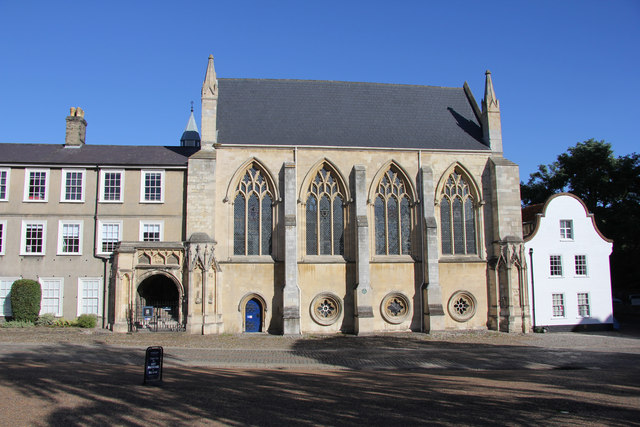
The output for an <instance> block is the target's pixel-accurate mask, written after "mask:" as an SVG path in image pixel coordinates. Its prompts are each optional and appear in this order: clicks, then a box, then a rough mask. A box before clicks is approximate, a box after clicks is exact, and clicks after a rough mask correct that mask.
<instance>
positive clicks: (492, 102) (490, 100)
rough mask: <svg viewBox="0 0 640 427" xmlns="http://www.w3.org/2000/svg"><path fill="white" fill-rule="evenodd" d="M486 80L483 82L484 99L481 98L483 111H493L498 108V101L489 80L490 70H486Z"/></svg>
mask: <svg viewBox="0 0 640 427" xmlns="http://www.w3.org/2000/svg"><path fill="white" fill-rule="evenodd" d="M484 74H485V76H486V80H485V84H484V99H483V100H482V110H483V111H495V110H500V102H499V101H498V99H497V98H496V94H495V92H494V90H493V82H492V81H491V71H489V70H487V71H486V72H485V73H484Z"/></svg>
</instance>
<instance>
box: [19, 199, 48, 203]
mask: <svg viewBox="0 0 640 427" xmlns="http://www.w3.org/2000/svg"><path fill="white" fill-rule="evenodd" d="M23 202H24V203H47V202H48V200H46V199H40V200H29V199H26V200H23Z"/></svg>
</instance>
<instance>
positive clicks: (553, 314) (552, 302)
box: [551, 293, 567, 319]
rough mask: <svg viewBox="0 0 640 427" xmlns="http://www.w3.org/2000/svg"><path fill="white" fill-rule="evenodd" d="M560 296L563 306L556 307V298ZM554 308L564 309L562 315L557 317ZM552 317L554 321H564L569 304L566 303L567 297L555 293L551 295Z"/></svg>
mask: <svg viewBox="0 0 640 427" xmlns="http://www.w3.org/2000/svg"><path fill="white" fill-rule="evenodd" d="M555 296H560V302H561V303H562V305H559V306H556V304H555V301H554V297H555ZM554 307H562V315H556V313H555V310H554ZM551 317H553V318H554V319H564V318H566V317H567V303H566V301H565V297H564V294H563V293H554V294H551Z"/></svg>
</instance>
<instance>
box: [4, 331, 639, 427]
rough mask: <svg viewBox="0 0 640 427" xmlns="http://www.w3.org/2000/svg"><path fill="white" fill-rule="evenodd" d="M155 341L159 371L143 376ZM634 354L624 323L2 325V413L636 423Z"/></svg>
mask: <svg viewBox="0 0 640 427" xmlns="http://www.w3.org/2000/svg"><path fill="white" fill-rule="evenodd" d="M151 345H161V346H163V348H164V369H163V380H162V382H161V383H159V384H158V385H143V384H142V383H143V369H144V354H145V349H146V347H148V346H151ZM639 362H640V337H638V335H637V334H634V333H632V334H625V333H620V332H603V333H553V334H502V333H494V332H486V331H485V332H477V333H441V334H430V335H425V334H385V335H376V336H365V337H354V336H301V337H281V336H269V335H223V336H215V337H212V336H206V337H202V336H190V335H186V334H183V333H178V334H176V333H174V334H151V333H148V334H111V333H107V332H104V331H101V330H93V331H82V330H77V329H48V328H30V329H28V330H13V329H0V396H1V398H0V425H3V426H4V425H6V426H22V425H30V426H31V425H33V426H41V425H42V426H49V425H55V426H58V425H60V426H94V425H95V426H98V425H101V426H102V425H123V426H148V425H172V426H174V425H175V426H181V425H190V426H191V425H418V424H428V425H454V424H455V425H620V426H622V425H624V426H628V425H640V363H639Z"/></svg>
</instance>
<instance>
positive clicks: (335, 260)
mask: <svg viewBox="0 0 640 427" xmlns="http://www.w3.org/2000/svg"><path fill="white" fill-rule="evenodd" d="M299 263H300V264H346V263H347V260H346V259H344V257H343V256H342V255H306V256H305V257H303V258H302V261H300V262H299Z"/></svg>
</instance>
